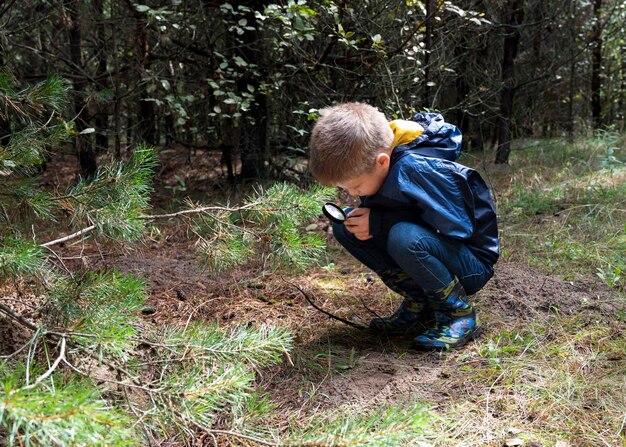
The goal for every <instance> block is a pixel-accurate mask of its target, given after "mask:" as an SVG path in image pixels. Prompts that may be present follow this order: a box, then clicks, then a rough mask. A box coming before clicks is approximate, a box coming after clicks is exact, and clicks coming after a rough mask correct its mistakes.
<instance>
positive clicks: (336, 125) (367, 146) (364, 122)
mask: <svg viewBox="0 0 626 447" xmlns="http://www.w3.org/2000/svg"><path fill="white" fill-rule="evenodd" d="M392 144H393V131H392V130H391V127H389V122H388V121H387V118H385V115H384V114H383V113H382V112H380V111H379V110H378V109H376V108H375V107H372V106H370V105H368V104H362V103H358V102H349V103H344V104H339V105H336V106H333V107H329V108H326V109H323V110H321V112H320V119H319V120H318V121H317V123H316V124H315V127H314V128H313V133H312V135H311V145H310V146H311V147H310V158H309V169H310V171H311V173H312V174H313V176H314V177H315V178H317V180H318V181H319V182H320V183H323V184H325V185H337V184H338V183H340V182H343V181H345V180H350V179H353V178H355V177H358V176H360V175H362V174H365V173H367V172H371V171H372V170H373V169H374V166H375V161H376V156H377V155H378V154H379V153H381V152H386V153H389V152H390V150H391V146H392Z"/></svg>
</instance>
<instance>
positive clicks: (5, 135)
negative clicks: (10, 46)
mask: <svg viewBox="0 0 626 447" xmlns="http://www.w3.org/2000/svg"><path fill="white" fill-rule="evenodd" d="M5 65H6V62H5V59H4V45H3V43H2V39H0V70H3V69H4V68H5ZM10 139H11V127H10V126H9V120H8V118H7V117H4V118H3V117H2V114H0V146H6V145H7V144H9V141H10Z"/></svg>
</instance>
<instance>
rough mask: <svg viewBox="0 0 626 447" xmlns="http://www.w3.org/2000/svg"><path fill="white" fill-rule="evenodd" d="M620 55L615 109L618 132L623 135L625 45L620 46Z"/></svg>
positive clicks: (624, 122)
mask: <svg viewBox="0 0 626 447" xmlns="http://www.w3.org/2000/svg"><path fill="white" fill-rule="evenodd" d="M620 54H621V56H622V57H621V59H622V61H621V62H622V69H621V73H620V75H621V82H620V89H619V102H618V109H617V119H618V121H619V129H620V132H621V133H623V132H624V130H625V128H626V126H625V125H626V43H622V44H621V45H620Z"/></svg>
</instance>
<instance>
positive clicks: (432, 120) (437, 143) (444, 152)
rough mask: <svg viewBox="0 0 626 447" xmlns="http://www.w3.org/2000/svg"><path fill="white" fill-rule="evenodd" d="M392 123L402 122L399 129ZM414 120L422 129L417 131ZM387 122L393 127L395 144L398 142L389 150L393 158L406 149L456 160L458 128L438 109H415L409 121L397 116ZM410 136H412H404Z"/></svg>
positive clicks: (459, 151)
mask: <svg viewBox="0 0 626 447" xmlns="http://www.w3.org/2000/svg"><path fill="white" fill-rule="evenodd" d="M394 123H397V124H396V126H398V124H399V125H401V127H400V129H401V130H400V131H397V130H396V129H395V128H394ZM405 123H410V124H409V125H406V124H405ZM415 124H417V125H419V127H420V128H421V129H423V130H422V131H421V132H418V131H417V130H418V128H417V127H416V126H415ZM390 126H391V128H392V129H393V130H394V144H396V141H397V142H398V145H397V146H395V147H394V149H393V152H392V153H391V158H392V162H393V161H394V159H397V158H399V157H401V156H403V155H405V154H406V153H408V152H411V153H416V154H418V155H422V156H424V157H433V158H442V159H444V160H449V161H455V160H456V159H457V158H458V157H459V154H460V153H461V141H462V136H461V131H460V130H459V129H458V128H457V127H456V126H455V125H453V124H450V123H446V122H445V121H444V119H443V116H441V115H440V114H439V113H417V114H415V115H414V116H413V117H412V118H411V121H402V120H396V121H392V122H391V123H390ZM404 129H407V130H404ZM398 136H401V137H402V138H399V137H398ZM409 136H412V137H414V138H412V139H411V138H407V137H409Z"/></svg>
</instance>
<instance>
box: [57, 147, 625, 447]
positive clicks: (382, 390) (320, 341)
mask: <svg viewBox="0 0 626 447" xmlns="http://www.w3.org/2000/svg"><path fill="white" fill-rule="evenodd" d="M184 155H185V154H184V153H182V154H181V153H180V151H178V152H176V151H164V152H162V153H161V154H160V157H161V162H162V165H161V166H162V167H161V169H160V171H159V172H158V173H157V178H156V180H157V182H156V186H157V191H156V195H155V201H154V204H155V212H158V211H161V210H166V211H169V210H172V209H177V208H181V207H182V206H183V205H182V204H183V200H184V198H185V197H188V196H191V198H192V199H193V200H198V201H201V202H202V203H213V202H212V201H215V200H223V198H224V195H225V194H226V192H227V191H228V188H227V187H226V186H225V180H224V177H223V174H222V172H221V171H220V170H219V169H218V170H216V169H215V163H216V162H215V159H214V157H213V158H211V157H209V155H207V154H202V153H201V154H196V155H194V160H193V163H192V166H193V168H191V167H190V166H189V165H188V164H186V162H185V157H184ZM59 163H60V164H58V165H52V166H48V170H47V174H46V175H47V176H48V181H49V182H50V184H56V183H64V182H67V181H68V178H69V177H71V174H70V173H71V172H73V171H74V168H75V166H74V165H73V163H75V159H73V158H72V157H69V158H65V159H64V160H61V161H60V162H59ZM506 175H509V174H506ZM548 216H549V217H550V218H551V219H553V218H556V219H559V218H561V219H563V217H559V216H556V217H555V216H552V215H548ZM621 216H622V217H623V214H622V215H621ZM540 217H541V216H540V215H537V216H536V218H540ZM316 223H317V224H318V227H317V230H316V231H319V232H320V233H321V234H323V235H325V237H326V238H327V240H328V245H329V249H328V254H327V259H326V260H325V264H326V265H325V266H324V267H321V268H320V267H317V268H311V269H309V270H308V271H306V272H304V273H300V274H289V275H288V276H286V277H283V276H282V275H281V274H279V273H274V274H272V273H267V272H264V271H263V269H262V268H261V266H259V265H248V266H245V267H239V268H236V269H232V270H230V271H228V272H226V273H222V274H219V275H217V276H215V275H211V274H209V273H208V272H207V271H206V270H205V269H203V267H202V264H201V263H200V261H199V260H198V258H197V256H196V251H195V247H194V244H195V241H194V239H193V237H190V234H189V232H188V228H187V227H186V225H185V222H184V221H180V220H178V221H170V222H167V223H164V225H160V229H161V230H160V232H159V233H158V234H155V235H153V237H151V238H149V239H148V240H147V241H145V242H144V243H142V244H140V245H138V246H136V247H133V248H126V249H125V250H122V253H120V251H119V250H111V251H109V250H108V249H107V248H102V247H101V248H98V247H95V246H93V245H90V244H87V245H73V246H72V245H70V244H68V246H66V247H63V253H64V255H67V256H71V254H72V253H74V254H77V255H79V258H80V262H81V263H83V264H85V265H90V266H91V267H106V268H116V269H120V270H121V271H122V272H128V273H133V274H135V275H138V276H140V277H141V278H144V279H145V280H146V281H147V284H148V286H149V298H148V302H147V304H148V305H149V306H150V307H151V308H153V310H154V313H152V314H150V315H144V316H143V317H142V318H144V319H145V320H146V322H147V323H148V322H150V323H152V324H154V325H156V326H161V325H165V324H168V325H169V324H185V323H186V322H188V321H190V320H202V321H206V322H219V324H220V325H224V326H228V325H231V324H241V323H250V324H262V323H263V324H274V325H278V326H280V327H283V328H287V329H289V330H290V331H291V332H292V333H293V335H294V337H295V343H294V349H293V350H292V351H291V352H290V353H289V354H288V355H287V356H286V357H285V360H284V362H283V363H282V364H281V365H280V366H278V367H273V368H271V369H267V370H262V371H259V374H258V379H257V381H258V386H259V387H260V389H261V390H263V391H264V392H266V393H267V395H268V396H269V399H270V401H271V402H273V403H274V404H275V405H276V407H277V410H278V411H276V418H275V420H274V421H272V423H274V424H276V425H277V426H281V427H287V426H290V425H294V424H295V425H297V424H299V423H301V421H304V420H308V419H309V418H312V417H314V416H315V415H318V414H320V413H332V412H339V411H341V412H354V413H361V412H368V411H370V410H375V409H378V408H383V407H390V406H394V405H396V404H401V403H406V404H411V403H416V402H421V403H423V404H425V405H426V408H427V409H428V411H429V412H430V413H432V414H434V415H436V419H435V422H434V423H433V424H434V425H433V427H432V428H431V430H432V431H431V432H430V433H429V434H428V439H429V440H430V442H432V445H459V446H461V445H463V446H470V445H471V446H492V445H493V446H503V445H526V446H534V447H537V446H545V447H548V446H550V447H551V446H558V447H565V446H572V447H573V446H594V445H607V446H618V445H622V446H623V445H626V443H625V442H626V441H625V437H624V436H625V434H624V429H625V427H624V425H625V424H624V418H625V417H626V413H625V412H626V378H625V376H624V372H625V371H626V367H625V363H626V339H625V337H624V334H625V332H626V323H625V320H626V318H625V315H626V314H625V306H624V304H625V299H624V293H623V291H622V290H620V288H619V287H611V286H610V285H607V284H606V282H604V281H602V280H601V279H600V278H599V277H598V276H597V275H595V274H593V273H590V272H589V271H587V272H586V273H585V272H583V273H581V274H575V275H572V274H567V275H563V274H559V273H558V272H551V271H549V270H546V269H544V268H542V265H541V261H539V262H534V263H531V262H528V261H525V260H524V259H520V257H518V256H515V253H514V250H515V247H513V246H512V245H510V244H509V245H508V246H507V242H506V240H505V241H504V247H505V248H507V249H508V250H504V251H503V256H502V258H501V260H500V262H499V263H498V264H497V266H496V270H495V276H494V278H493V279H492V280H491V281H490V282H489V283H488V284H487V286H486V287H485V288H484V289H483V290H481V291H480V292H479V293H477V294H476V295H475V296H474V297H473V301H474V303H475V305H476V308H477V311H478V314H479V316H480V319H481V321H482V324H483V327H484V329H485V330H484V332H483V334H482V335H481V337H480V338H479V339H478V340H476V341H474V342H472V343H469V344H468V345H466V346H465V347H463V348H462V349H459V350H456V351H451V352H444V353H423V352H417V351H415V350H413V349H412V348H411V340H410V339H402V338H400V339H395V338H393V339H392V338H388V337H386V336H382V335H376V334H370V333H366V332H361V331H359V330H357V329H354V328H351V327H349V326H345V325H343V324H341V323H340V322H337V321H334V320H331V319H329V318H328V317H327V316H325V315H323V314H321V313H320V312H318V311H316V310H314V309H313V308H312V307H311V306H310V305H309V304H308V303H307V302H306V301H305V299H304V297H303V296H302V294H301V292H300V291H299V290H298V289H297V288H295V287H294V286H293V285H292V284H290V283H295V284H297V285H299V286H300V287H302V288H303V289H304V290H306V292H307V293H308V294H310V296H311V297H314V298H315V300H316V302H317V304H318V305H320V306H322V307H323V308H324V309H326V310H328V311H330V312H332V313H334V314H337V315H339V316H341V317H343V318H346V319H349V320H351V321H354V322H357V323H360V324H364V325H367V323H368V321H369V320H370V319H371V318H372V314H371V312H370V311H369V310H367V309H366V307H365V306H364V303H365V304H366V305H367V307H368V308H370V309H372V310H373V311H375V312H376V313H377V314H380V315H387V314H390V313H392V312H393V311H394V310H395V308H396V307H397V305H398V304H399V301H398V299H397V297H395V296H393V294H392V293H391V292H390V291H389V290H387V289H386V287H385V286H384V285H383V284H382V283H381V281H380V280H379V279H378V278H376V277H375V275H373V274H372V273H371V272H370V271H368V270H367V269H366V268H364V267H363V266H361V265H360V264H358V263H357V262H356V261H354V260H352V259H351V258H350V257H349V256H348V255H347V254H346V253H344V252H343V251H342V250H341V249H340V248H339V247H338V246H337V244H336V243H335V242H334V241H333V239H332V235H331V234H330V229H329V228H328V225H327V223H326V222H325V220H323V219H321V218H320V220H319V221H318V222H316ZM529 237H530V236H529ZM531 264H532V265H531Z"/></svg>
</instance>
